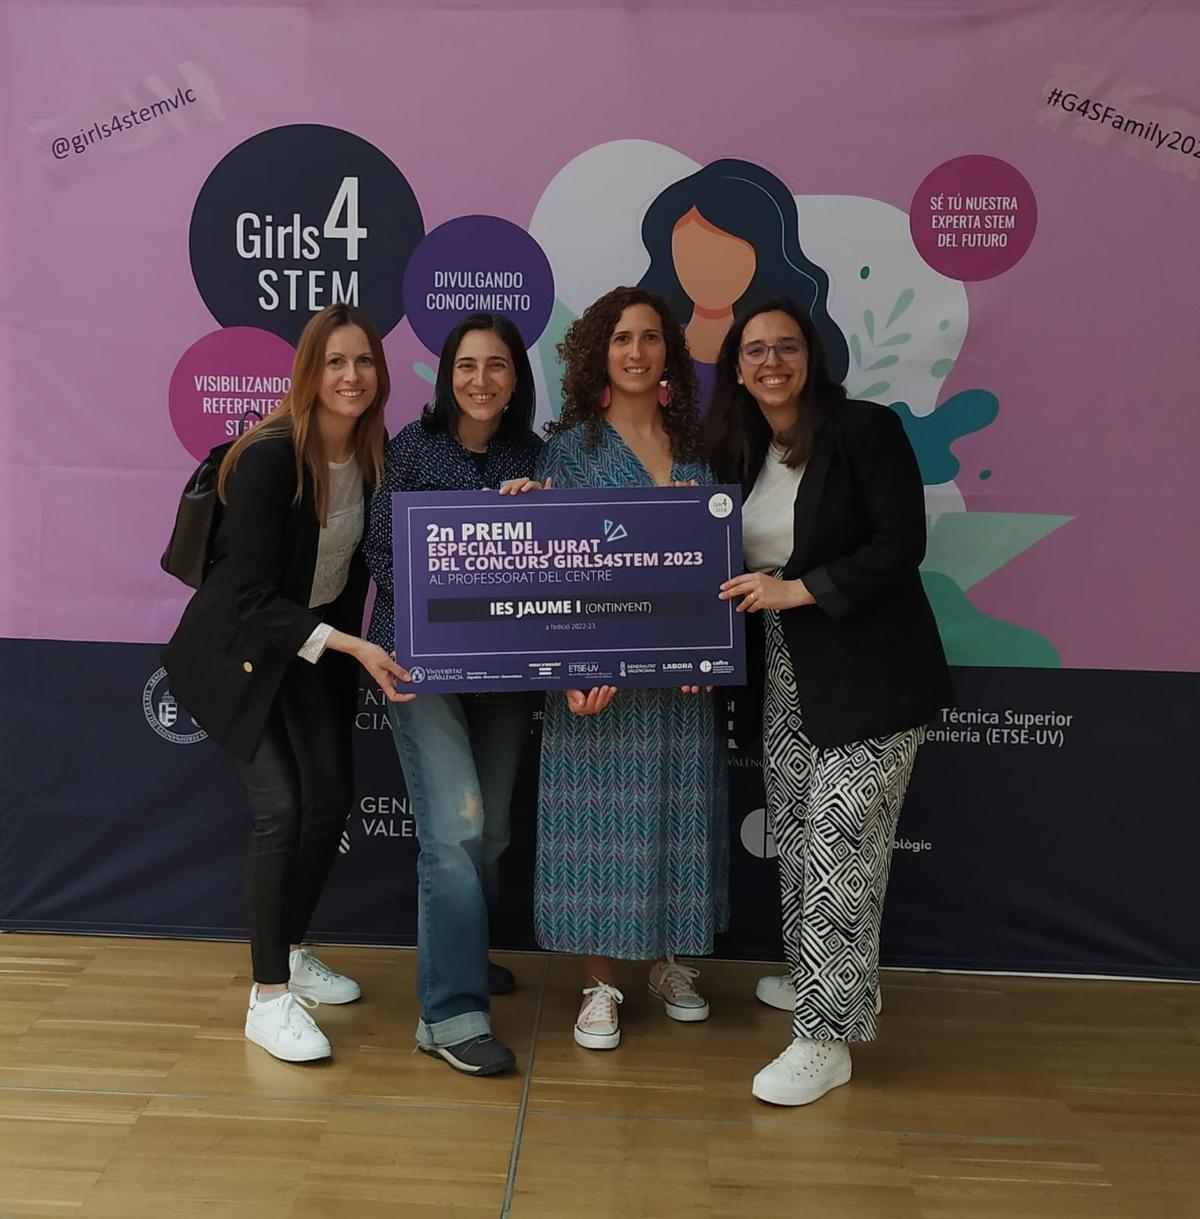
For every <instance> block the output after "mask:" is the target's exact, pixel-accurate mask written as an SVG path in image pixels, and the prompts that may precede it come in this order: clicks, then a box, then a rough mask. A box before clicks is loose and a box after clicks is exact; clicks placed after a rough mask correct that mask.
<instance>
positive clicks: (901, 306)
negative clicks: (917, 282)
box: [884, 288, 917, 330]
mask: <svg viewBox="0 0 1200 1219" xmlns="http://www.w3.org/2000/svg"><path fill="white" fill-rule="evenodd" d="M916 295H917V294H916V292H915V291H914V290H913V289H912V288H905V289H904V291H903V292H901V293H900V295H899V296H898V297H896V303H895V304H894V305H893V306H892V312H891V314H890V315H889V317H888V320H887V324H888V326H890V325H891V324H892V323H893V322H894V321H895V320H896V319H897V318H898V317H899V316H900V315H901V314H902V313H903V312H904V311H905V309H907V308H908V307H909V305H911V304H912V303H913V298H914V297H915V296H916ZM884 329H885V330H886V329H887V326H885V327H884Z"/></svg>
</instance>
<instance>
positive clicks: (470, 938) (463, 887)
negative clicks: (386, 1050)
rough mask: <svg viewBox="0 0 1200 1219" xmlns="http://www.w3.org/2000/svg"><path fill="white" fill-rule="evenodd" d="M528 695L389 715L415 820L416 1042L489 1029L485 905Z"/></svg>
mask: <svg viewBox="0 0 1200 1219" xmlns="http://www.w3.org/2000/svg"><path fill="white" fill-rule="evenodd" d="M532 710H533V699H532V696H530V695H528V694H505V693H501V694H470V695H462V696H460V695H455V694H421V695H418V697H417V698H415V699H414V700H413V701H412V702H411V703H389V704H388V717H389V719H390V720H391V725H392V737H393V739H394V740H395V742H396V752H397V753H398V754H399V755H400V765H401V767H403V769H404V780H405V783H406V784H407V786H408V799H409V807H410V808H411V810H412V815H413V820H414V822H415V823H416V829H417V841H418V843H419V844H420V848H421V853H420V855H418V857H417V997H418V999H419V1000H420V1002H421V1019H420V1021H419V1022H418V1024H417V1042H418V1044H420V1045H423V1046H432V1045H454V1044H456V1043H457V1042H460V1041H466V1040H467V1039H468V1038H469V1037H476V1036H478V1035H480V1034H481V1033H488V1032H490V1031H491V1015H490V1003H489V999H488V979H487V954H488V907H489V906H494V905H495V902H496V898H497V896H498V882H499V877H498V864H499V860H500V856H501V855H502V854H503V853H504V849H505V847H507V846H508V838H509V831H508V827H509V819H508V818H509V803H510V801H511V799H512V790H513V783H514V782H515V780H516V777H517V767H518V765H519V764H520V761H521V753H522V751H523V750H524V748H525V743H526V741H527V740H528V738H529V721H530V716H531V714H532Z"/></svg>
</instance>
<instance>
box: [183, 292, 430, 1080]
mask: <svg viewBox="0 0 1200 1219" xmlns="http://www.w3.org/2000/svg"><path fill="white" fill-rule="evenodd" d="M388 384H389V383H388V373H387V364H386V362H385V360H384V356H383V347H382V344H381V343H380V339H379V332H378V331H377V330H376V329H375V325H374V323H373V322H372V321H371V319H370V318H369V317H368V316H367V314H366V313H364V312H363V311H362V310H361V309H356V308H353V307H352V306H349V305H331V306H330V307H329V308H327V309H324V310H322V311H321V312H320V313H318V314H316V315H315V316H313V317H312V318H311V319H310V321H309V322H308V325H307V326H305V328H304V331H303V333H302V334H301V335H300V341H299V344H298V345H297V348H296V359H295V363H294V365H293V368H292V383H291V388H290V389H289V390H288V392H287V394H286V395H285V396H284V398H283V401H282V402H280V404H279V406H278V407H277V408H276V409H275V410H274V411H272V412H271V414H269V415H268V416H267V417H266V418H265V419H264V420H263V421H262V422H261V423H259V424H257V425H256V426H255V427H253V428H251V429H250V431H248V432H246V433H245V434H244V435H243V436H242V437H240V438H239V440H238V441H237V442H236V443H235V444H234V445H233V446H232V447H231V448H230V450H229V452H228V454H227V455H226V457H225V460H224V462H223V463H222V465H221V470H220V475H219V482H218V487H219V494H220V496H221V499H222V501H223V502H224V504H225V509H224V513H223V515H222V519H221V523H220V525H219V527H218V532H217V536H216V539H215V541H214V545H213V552H214V562H213V565H212V567H211V568H210V570H209V572H208V574H207V575H206V576H205V579H204V582H203V584H202V585H201V586H200V588H199V590H198V591H197V592H196V594H195V595H194V596H193V597H192V599H191V601H190V602H188V605H187V608H186V609H185V610H184V612H183V618H182V620H181V621H180V623H179V626H178V628H177V629H176V631H175V634H174V635H173V636H172V638H171V641H170V643H168V644H167V649H166V656H165V660H166V668H167V673H168V675H169V676H170V681H171V690H172V692H173V693H174V694H175V697H176V698H177V699H178V700H179V702H180V703H181V704H182V705H183V706H184V707H186V708H187V710H188V713H189V714H190V715H191V716H192V717H193V718H194V719H195V720H196V722H197V723H198V724H200V725H201V726H202V727H203V728H204V729H205V730H206V731H207V732H208V734H209V736H211V737H212V738H213V740H214V741H216V742H217V744H218V745H220V746H221V747H222V748H223V749H225V750H226V751H227V752H228V753H230V754H231V755H232V756H233V758H234V759H235V762H236V765H237V768H238V774H239V776H240V778H241V780H242V783H243V785H244V786H245V788H246V793H247V796H248V797H249V802H250V809H251V817H252V832H251V838H250V853H249V863H248V868H247V890H248V898H249V907H250V950H251V956H252V960H253V967H254V985H253V986H252V987H251V990H250V1005H249V1010H248V1011H247V1014H246V1026H245V1032H246V1037H247V1038H248V1039H249V1040H250V1041H253V1042H254V1043H255V1044H256V1045H260V1046H262V1047H263V1049H265V1050H267V1052H268V1053H270V1054H273V1055H274V1056H275V1057H276V1058H282V1059H285V1060H287V1061H289V1062H306V1061H311V1060H312V1059H317V1058H326V1057H328V1056H329V1053H330V1049H329V1042H328V1040H327V1039H326V1037H325V1035H324V1034H323V1033H322V1032H321V1030H320V1029H319V1028H318V1027H317V1025H316V1023H315V1022H314V1021H313V1019H312V1017H311V1016H310V1015H309V1014H308V1011H307V1010H305V1009H306V1008H312V1007H315V1006H316V1005H317V1003H349V1002H351V1001H353V1000H354V999H357V998H358V997H359V995H360V993H361V992H360V990H359V987H358V984H357V983H356V982H354V981H352V980H351V979H350V978H347V977H344V976H343V975H341V974H339V973H335V972H334V971H333V970H331V969H329V968H328V966H326V965H324V964H323V963H322V962H321V961H320V960H318V959H317V958H316V957H315V956H314V955H313V954H312V953H311V952H310V951H309V950H308V949H307V948H306V947H304V946H303V943H302V941H303V939H304V936H305V934H306V932H307V930H308V923H309V919H310V918H311V916H312V912H313V909H314V908H315V906H316V904H317V899H318V898H319V897H320V896H321V890H322V889H323V888H324V885H325V880H326V878H327V876H328V875H329V870H330V868H331V866H332V865H333V861H334V858H335V857H336V855H337V848H338V842H339V840H340V837H341V833H342V828H343V826H344V825H345V821H346V817H347V815H348V814H349V812H350V804H351V801H352V800H353V793H354V786H353V777H352V773H351V765H352V758H351V732H352V725H353V716H354V708H355V701H356V692H357V684H358V683H357V669H356V666H355V664H354V662H355V661H357V662H358V663H359V664H361V665H362V667H363V668H364V669H366V670H367V672H368V673H369V674H370V675H371V677H372V678H373V679H374V680H375V681H376V682H377V683H378V684H379V686H380V688H381V689H382V690H383V692H384V694H385V695H386V696H387V697H388V699H389V700H393V701H402V700H404V699H406V698H411V697H412V696H411V695H408V694H398V693H397V692H396V688H395V681H396V679H397V678H399V679H400V680H402V681H407V679H408V674H407V673H406V672H405V671H404V670H403V669H402V668H400V667H399V666H398V665H396V663H395V662H394V661H393V660H392V659H391V657H389V656H388V654H387V652H385V651H384V650H383V649H381V648H379V647H377V646H376V645H375V644H372V643H368V642H367V641H366V640H365V639H362V638H360V637H359V631H360V630H361V627H362V615H363V603H364V600H365V598H366V591H367V569H366V564H365V562H364V561H363V558H362V549H361V538H362V533H363V519H364V515H365V503H366V498H367V496H368V495H369V492H370V489H371V487H372V486H373V485H374V484H375V483H376V482H378V480H379V476H380V471H381V469H382V465H383V438H384V430H383V408H384V404H385V403H386V402H387V396H388Z"/></svg>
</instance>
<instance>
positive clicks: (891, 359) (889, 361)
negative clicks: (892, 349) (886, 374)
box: [865, 356, 900, 372]
mask: <svg viewBox="0 0 1200 1219" xmlns="http://www.w3.org/2000/svg"><path fill="white" fill-rule="evenodd" d="M899 363H900V357H899V356H884V357H883V359H882V360H876V361H875V363H874V364H868V365H867V367H866V370H865V371H867V372H874V371H875V369H877V368H889V367H890V366H891V365H893V364H899Z"/></svg>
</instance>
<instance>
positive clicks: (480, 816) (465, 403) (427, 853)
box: [366, 313, 542, 1075]
mask: <svg viewBox="0 0 1200 1219" xmlns="http://www.w3.org/2000/svg"><path fill="white" fill-rule="evenodd" d="M532 423H533V374H532V372H531V370H530V367H529V357H528V356H527V355H526V354H525V344H524V343H523V342H522V341H521V335H520V332H519V331H518V330H517V328H516V326H514V325H513V323H512V322H511V321H510V320H509V319H508V318H506V317H504V316H503V315H502V314H493V313H474V314H471V316H470V317H466V318H464V319H463V320H462V321H461V322H459V323H458V325H457V326H455V327H454V329H453V330H452V331H451V332H450V335H449V337H448V338H447V339H446V342H445V345H444V346H443V348H442V355H441V359H440V360H439V362H438V371H437V382H436V384H435V386H434V392H433V401H432V402H431V403H430V404H429V405H428V406H427V407H426V408H425V411H424V413H423V414H422V416H421V418H420V419H418V420H415V421H414V422H412V423H410V424H408V425H407V426H406V427H403V428H401V429H400V431H399V432H398V433H397V434H396V436H395V437H394V438H393V439H392V440H391V441H389V442H388V445H387V448H386V453H385V456H386V465H385V468H384V474H383V479H382V481H381V482H380V485H379V490H378V492H377V493H376V495H375V499H374V501H373V503H372V505H371V522H370V529H369V533H368V536H367V543H366V555H367V562H368V563H369V565H370V568H371V572H372V574H373V575H374V577H375V583H376V585H377V587H378V594H377V596H376V598H375V606H374V609H373V610H372V613H371V626H370V630H369V632H368V638H370V639H371V640H373V641H374V642H375V643H377V644H378V645H379V646H380V647H381V648H384V649H386V650H388V651H391V649H392V648H393V647H394V646H395V640H394V634H395V604H394V596H395V588H394V581H393V571H392V501H391V497H392V493H393V492H395V491H480V490H484V489H486V488H489V487H491V488H498V489H499V490H500V492H501V494H515V493H518V492H521V491H527V490H529V489H531V488H533V487H537V486H538V484H537V483H535V482H533V480H532V479H531V478H530V475H531V474H532V473H533V466H534V462H535V460H536V459H537V455H538V451H539V450H540V449H541V447H542V442H541V441H540V440H539V439H538V438H537V437H536V436H534V434H533V432H532V431H531V430H530V427H531V424H532ZM532 712H533V698H532V696H530V695H529V694H527V693H515V692H514V693H486V694H484V693H481V694H422V695H421V697H420V698H419V699H417V701H416V702H415V703H413V704H412V705H411V706H408V705H401V704H398V703H393V704H392V705H391V706H390V707H389V708H388V715H389V719H390V721H391V727H392V736H393V739H394V740H395V743H396V752H397V753H398V754H399V756H400V765H401V766H402V767H403V770H404V778H405V782H406V784H407V787H408V798H409V807H410V809H411V810H412V815H413V819H414V821H415V823H416V828H417V841H418V843H419V845H420V848H421V850H420V854H419V855H418V857H417V893H418V897H417V993H418V998H419V999H420V1002H421V1019H420V1022H419V1023H418V1025H417V1045H418V1046H419V1047H420V1049H422V1050H423V1051H425V1053H427V1054H436V1055H438V1056H439V1057H441V1058H443V1059H445V1061H446V1062H448V1063H449V1064H450V1065H451V1066H452V1067H453V1068H454V1069H455V1070H457V1071H463V1072H465V1073H466V1074H469V1075H494V1074H496V1073H498V1072H500V1071H506V1070H509V1069H510V1068H511V1067H512V1066H513V1065H514V1063H515V1061H516V1059H515V1057H514V1055H513V1052H512V1050H510V1049H509V1048H508V1046H507V1045H505V1044H504V1042H503V1041H501V1040H500V1038H498V1037H495V1036H493V1034H492V1027H491V1005H490V998H489V996H490V995H493V994H502V993H505V992H507V991H510V990H512V988H513V985H514V979H513V976H512V974H511V972H509V970H507V969H505V968H504V967H503V966H501V965H498V964H496V963H494V962H491V961H489V960H488V941H489V908H491V909H494V908H495V905H496V901H497V899H498V890H499V876H498V865H499V861H500V856H501V855H502V854H503V853H504V850H505V848H506V847H507V846H508V840H509V803H510V801H511V798H512V789H513V783H514V782H515V780H516V775H517V766H518V764H519V763H520V760H521V752H522V750H523V749H524V746H525V742H526V741H527V740H528V737H529V727H530V720H531V717H532Z"/></svg>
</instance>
